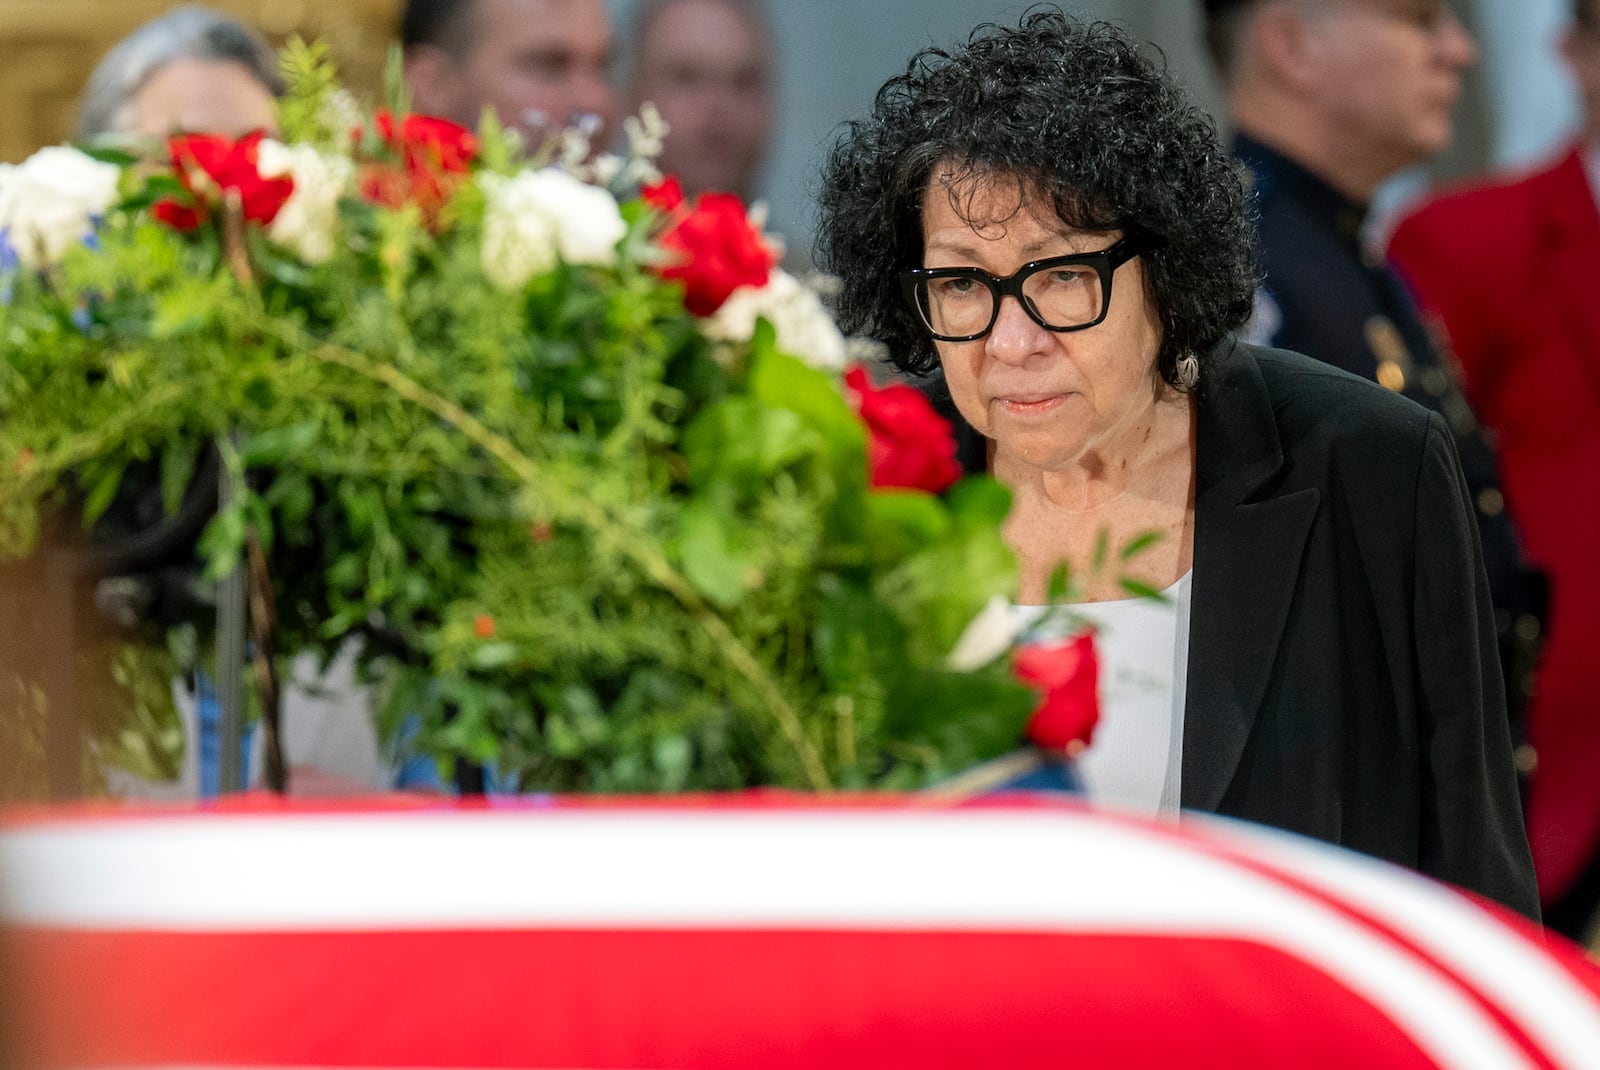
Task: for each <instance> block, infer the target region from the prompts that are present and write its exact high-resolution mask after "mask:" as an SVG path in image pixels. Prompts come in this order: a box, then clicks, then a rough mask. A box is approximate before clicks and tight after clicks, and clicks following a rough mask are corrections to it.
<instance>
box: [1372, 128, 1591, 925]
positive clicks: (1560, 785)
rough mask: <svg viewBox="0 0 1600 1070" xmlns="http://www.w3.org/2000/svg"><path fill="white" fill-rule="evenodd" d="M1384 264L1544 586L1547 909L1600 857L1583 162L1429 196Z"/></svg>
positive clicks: (1541, 797)
mask: <svg viewBox="0 0 1600 1070" xmlns="http://www.w3.org/2000/svg"><path fill="white" fill-rule="evenodd" d="M1389 253H1390V256H1391V258H1392V259H1393V261H1394V262H1395V264H1396V265H1397V266H1398V267H1399V269H1400V270H1401V272H1402V273H1403V274H1404V275H1405V276H1406V278H1407V279H1408V281H1409V282H1410V283H1411V285H1412V287H1413V289H1414V290H1415V291H1416V295H1417V298H1418V301H1419V303H1420V304H1421V305H1422V306H1423V307H1424V308H1425V309H1427V310H1428V311H1430V312H1432V313H1433V314H1435V315H1436V316H1437V317H1438V318H1439V319H1441V320H1442V321H1443V324H1444V327H1445V328H1446V330H1447V332H1448V335H1449V339H1450V343H1451V346H1452V348H1453V349H1454V351H1455V354H1456V356H1457V358H1458V359H1459V360H1460V363H1461V370H1462V374H1463V376H1464V378H1465V381H1466V386H1467V392H1468V395H1469V397H1470V399H1471V401H1472V402H1473V407H1474V408H1475V409H1476V410H1477V412H1478V415H1479V417H1480V418H1481V419H1482V420H1483V421H1484V422H1485V423H1487V424H1488V425H1489V426H1491V427H1492V428H1494V429H1495V430H1496V431H1497V432H1498V434H1499V437H1500V463H1501V468H1500V471H1501V477H1502V482H1503V486H1504V488H1505V492H1506V494H1507V497H1508V499H1509V503H1510V508H1511V511H1512V514H1513V516H1514V517H1515V519H1516V520H1517V522H1518V526H1519V529H1520V531H1521V533H1522V535H1523V539H1524V545H1525V546H1526V548H1527V551H1528V553H1529V554H1530V555H1532V556H1533V558H1534V559H1535V561H1536V563H1537V564H1538V565H1539V566H1540V567H1541V568H1542V569H1543V570H1544V572H1545V574H1546V576H1547V578H1548V580H1549V583H1550V611H1549V615H1548V624H1547V630H1546V642H1545V647H1544V652H1543V655H1542V658H1541V661H1540V666H1539V673H1538V683H1537V693H1536V694H1535V696H1534V699H1533V702H1532V704H1531V706H1530V711H1529V738H1530V741H1531V742H1532V743H1533V745H1534V747H1535V748H1536V751H1537V754H1538V767H1537V770H1536V771H1535V773H1534V775H1533V778H1532V782H1531V785H1530V794H1529V800H1528V837H1529V840H1530V843H1531V845H1532V847H1533V855H1534V864H1535V867H1536V869H1537V871H1538V875H1539V886H1540V891H1541V893H1542V894H1543V896H1544V898H1545V899H1546V900H1547V901H1548V900H1552V899H1555V898H1557V897H1559V896H1560V895H1561V894H1562V893H1563V892H1565V891H1567V890H1568V889H1569V888H1570V886H1571V884H1572V882H1573V881H1574V880H1575V879H1576V878H1577V876H1578V875H1579V874H1580V873H1581V872H1582V869H1583V867H1584V865H1585V863H1586V862H1587V861H1588V859H1589V858H1590V857H1592V855H1593V854H1594V852H1595V851H1596V849H1597V848H1600V210H1597V209H1596V204H1595V196H1594V194H1593V192H1592V191H1591V190H1590V188H1589V183H1588V179H1587V176H1586V174H1585V172H1584V166H1583V155H1582V152H1581V151H1580V150H1578V149H1574V150H1573V151H1571V152H1569V153H1568V154H1567V155H1566V156H1565V157H1564V158H1563V159H1562V160H1561V161H1560V162H1559V163H1558V164H1556V165H1555V166H1554V167H1552V168H1550V169H1549V170H1545V171H1540V172H1537V173H1535V174H1531V175H1527V176H1525V177H1521V178H1517V179H1514V180H1511V181H1507V182H1502V183H1499V184H1495V185H1489V186H1481V187H1479V188H1476V189H1470V190H1465V191H1459V192H1454V193H1449V194H1447V195H1445V196H1443V197H1440V198H1439V199H1437V200H1435V201H1433V202H1432V203H1430V204H1428V205H1427V206H1425V207H1424V208H1422V209H1421V210H1420V211H1418V212H1416V213H1415V214H1414V215H1412V216H1411V217H1410V218H1408V219H1406V220H1405V221H1404V222H1402V223H1401V224H1400V226H1399V228H1398V229H1397V230H1396V231H1395V234H1394V238H1393V240H1392V243H1391V245H1390V250H1389Z"/></svg>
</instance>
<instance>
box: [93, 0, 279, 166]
mask: <svg viewBox="0 0 1600 1070" xmlns="http://www.w3.org/2000/svg"><path fill="white" fill-rule="evenodd" d="M283 89H284V85H283V78H282V76H281V75H280V74H279V73H278V58H277V55H276V54H275V53H274V52H273V50H272V46H271V45H269V44H268V43H267V41H266V39H265V38H263V37H262V36H261V34H260V33H258V32H257V31H255V30H253V29H251V28H250V27H249V26H246V25H245V24H244V23H242V22H240V21H239V20H238V19H235V18H233V17H232V16H230V15H225V14H223V13H222V12H220V11H213V10H211V9H210V8H204V7H192V6H185V7H180V8H176V9H174V10H172V11H169V12H168V13H167V14H165V15H162V16H160V17H159V18H155V19H151V20H150V21H149V22H146V23H144V24H143V25H141V26H140V27H139V28H138V29H136V30H134V31H133V32H132V33H130V34H129V35H128V36H127V37H124V38H123V39H122V40H121V41H119V42H117V44H116V45H115V46H114V47H113V48H112V49H111V51H110V52H107V53H106V55H105V57H104V58H103V59H101V60H100V63H99V65H98V66H96V67H95V69H94V73H93V74H91V75H90V76H89V83H88V85H87V86H86V87H85V89H84V94H83V101H82V106H81V108H80V110H79V114H78V131H77V134H78V137H80V138H92V137H97V136H102V135H106V134H125V135H130V136H135V137H164V136H166V135H168V134H171V133H174V132H177V131H188V132H191V133H207V134H226V135H229V136H238V135H241V134H244V133H247V132H249V131H251V130H258V129H271V128H272V127H273V126H274V125H275V124H274V118H273V100H274V98H276V97H278V96H279V95H281V94H282V93H283Z"/></svg>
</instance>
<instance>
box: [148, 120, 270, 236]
mask: <svg viewBox="0 0 1600 1070" xmlns="http://www.w3.org/2000/svg"><path fill="white" fill-rule="evenodd" d="M265 136H266V135H265V134H264V133H263V132H261V131H259V130H258V131H256V132H255V133H253V134H247V135H245V136H244V137H242V138H240V139H239V140H238V141H234V140H232V139H230V138H225V137H218V136H216V135H213V134H184V135H182V136H179V137H174V138H171V139H169V140H168V141H167V151H168V152H169V153H170V154H171V156H172V167H173V170H174V172H175V173H176V174H177V176H178V181H179V182H182V183H183V188H184V189H185V190H187V191H188V193H189V198H188V199H189V201H190V203H187V204H185V203H183V202H182V201H180V200H178V199H175V198H171V197H168V198H165V199H163V200H160V201H157V202H156V204H155V205H154V206H153V207H152V208H151V213H152V214H153V215H154V216H155V217H156V218H157V219H159V220H160V221H161V222H163V223H165V224H167V225H168V226H171V227H176V228H177V229H179V230H193V229H194V228H195V227H197V226H199V225H200V224H201V223H203V222H204V221H205V220H206V219H207V218H208V217H209V216H210V214H211V206H212V205H214V204H218V203H221V201H222V200H223V199H224V198H225V197H226V195H227V194H228V193H230V192H232V193H237V194H238V197H239V203H240V206H241V207H242V208H243V210H244V218H245V220H246V221H247V222H251V223H260V224H262V225H263V226H265V225H266V224H268V223H271V222H272V221H273V220H274V219H276V218H277V216H278V211H279V209H281V208H282V207H283V205H284V202H286V201H288V199H289V195H290V194H292V193H293V192H294V179H292V178H290V177H289V176H287V175H284V176H282V177H280V178H263V177H261V171H260V169H259V160H260V153H261V139H262V138H263V137H265Z"/></svg>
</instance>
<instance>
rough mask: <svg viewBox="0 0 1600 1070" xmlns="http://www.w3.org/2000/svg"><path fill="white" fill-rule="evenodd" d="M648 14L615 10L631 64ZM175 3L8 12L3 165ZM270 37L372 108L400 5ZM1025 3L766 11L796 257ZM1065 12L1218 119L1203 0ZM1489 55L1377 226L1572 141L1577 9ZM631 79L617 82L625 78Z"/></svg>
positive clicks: (1557, 10) (316, 14)
mask: <svg viewBox="0 0 1600 1070" xmlns="http://www.w3.org/2000/svg"><path fill="white" fill-rule="evenodd" d="M636 2H637V0H609V7H610V9H611V14H612V16H613V25H614V32H615V33H616V35H617V38H618V48H617V52H618V56H619V68H620V64H621V60H620V57H622V56H624V55H625V53H626V49H625V47H624V42H623V41H622V37H623V34H624V33H625V32H626V27H627V25H628V22H629V16H630V15H631V14H632V11H633V9H634V7H635V5H636ZM176 6H178V4H177V2H176V0H0V101H4V102H5V106H4V108H3V109H0V162H17V161H20V160H22V159H23V158H24V157H26V156H27V155H28V154H29V153H31V152H33V151H34V150H35V149H37V148H39V147H41V146H43V145H48V144H54V143H57V142H61V141H63V140H66V139H67V138H68V137H69V136H70V133H71V130H72V127H73V123H74V120H75V115H76V112H75V108H76V101H77V98H78V94H79V92H80V91H81V90H82V88H83V83H84V81H85V80H86V79H87V77H88V74H89V71H90V70H91V69H92V68H93V66H94V64H95V63H96V62H97V61H98V60H99V59H100V57H101V56H102V55H103V54H104V53H105V51H106V50H107V49H108V48H110V46H111V45H112V44H113V43H114V42H115V41H117V40H118V39H119V38H121V37H122V36H123V35H124V34H126V33H128V32H129V31H130V30H132V29H133V28H134V27H135V26H137V25H139V24H140V23H142V22H144V21H145V20H147V19H149V18H152V17H154V16H156V15H159V14H161V13H162V12H164V11H167V10H169V9H171V8H173V7H176ZM210 6H213V7H217V8H220V9H223V10H226V11H228V12H230V13H232V14H235V15H237V16H239V17H240V18H242V19H244V20H246V21H247V22H249V23H251V24H253V25H255V26H257V27H259V28H260V29H262V30H263V31H265V32H266V33H267V34H268V36H269V37H270V38H271V39H272V40H273V41H274V43H281V42H282V41H284V40H286V39H287V38H288V37H289V36H290V35H291V34H294V33H300V34H303V35H306V36H314V37H320V38H322V39H324V40H326V41H327V42H328V43H329V44H330V45H331V46H332V48H333V49H334V52H335V54H336V56H337V57H338V60H339V63H340V66H341V69H342V70H343V72H344V74H345V77H346V79H347V81H348V82H349V84H350V85H351V87H352V88H353V89H355V90H357V91H358V92H360V93H364V94H375V93H376V92H377V90H378V87H379V86H380V85H381V82H382V70H383V64H384V56H385V53H386V50H387V48H388V45H389V42H390V41H391V40H392V39H393V38H394V37H395V34H396V27H397V25H398V19H399V11H400V7H401V0H210ZM1024 6H1025V5H1024V4H1018V3H995V2H990V0H805V2H803V3H793V2H789V3H778V2H770V0H769V2H768V4H767V11H768V15H769V17H770V19H771V21H772V26H773V31H774V36H775V38H776V43H777V71H776V86H777V122H776V124H775V126H776V133H775V138H774V141H773V145H772V150H771V152H770V154H769V157H768V160H767V163H766V167H765V170H764V173H763V177H762V181H761V183H760V186H759V190H758V192H759V193H760V195H761V196H762V197H764V199H766V200H767V202H768V203H769V205H770V207H771V213H772V214H771V227H772V229H774V230H776V231H777V232H779V233H781V234H784V235H785V236H786V237H787V238H788V239H789V242H790V245H791V248H792V249H794V250H795V251H803V250H806V249H808V248H809V247H810V241H811V238H810V229H811V207H810V206H811V203H812V199H813V198H812V190H813V186H814V183H815V181H816V174H817V168H818V164H819V161H820V159H821V156H822V153H823V151H824V148H825V146H826V145H827V144H828V143H829V142H830V140H831V138H832V134H833V132H834V131H835V129H836V127H837V125H838V124H839V123H840V122H841V121H843V120H845V119H847V118H849V117H851V116H854V115H857V114H860V113H861V112H863V111H865V110H866V108H867V107H868V105H869V104H870V102H871V98H872V93H873V92H874V91H875V90H876V89H877V87H878V86H879V85H880V84H881V83H882V82H883V81H884V79H885V78H887V77H889V76H890V75H891V74H893V73H895V72H896V71H897V70H899V69H900V68H901V67H902V66H903V65H904V63H905V60H906V59H907V57H909V55H910V54H911V53H912V52H913V51H914V50H916V49H917V48H919V47H922V46H923V45H927V44H934V43H943V42H949V41H952V40H956V39H958V38H960V37H962V36H964V35H965V34H966V33H967V32H968V31H969V30H970V29H971V28H972V26H974V25H975V24H977V23H979V22H983V21H987V20H991V19H998V20H1002V21H1004V20H1014V19H1015V17H1016V15H1017V14H1018V13H1019V12H1020V11H1021V10H1022V9H1023V7H1024ZM1062 6H1064V7H1066V8H1067V9H1069V10H1073V11H1076V12H1078V13H1080V14H1084V15H1089V16H1095V17H1101V18H1109V19H1115V20H1117V21H1119V22H1121V23H1122V24H1124V25H1125V26H1126V27H1128V28H1129V29H1130V30H1131V31H1132V32H1133V33H1134V34H1135V35H1137V36H1138V37H1140V38H1142V39H1144V40H1147V41H1150V42H1151V43H1152V44H1153V45H1154V46H1156V47H1158V48H1159V49H1161V51H1162V52H1164V53H1165V54H1166V56H1167V58H1168V60H1169V62H1170V64H1171V66H1172V69H1173V70H1174V71H1175V72H1176V73H1177V74H1178V75H1179V76H1180V77H1181V79H1182V80H1183V81H1184V82H1185V83H1186V84H1188V85H1189V87H1190V88H1191V90H1192V91H1193V93H1194V95H1195V99H1196V100H1197V101H1198V102H1199V103H1200V104H1202V105H1203V106H1205V107H1207V108H1208V109H1210V110H1211V111H1212V112H1213V114H1218V107H1217V105H1218V97H1217V92H1216V87H1215V84H1214V82H1213V79H1212V76H1211V73H1210V70H1209V68H1208V64H1207V62H1206V58H1205V55H1204V50H1203V46H1202V44H1201V40H1200V9H1201V0H1095V2H1086V0H1077V2H1065V3H1063V5H1062ZM1455 6H1456V9H1457V11H1458V12H1459V14H1460V16H1461V18H1462V20H1463V21H1464V22H1465V23H1466V25H1467V26H1468V28H1469V29H1470V30H1471V31H1472V32H1473V34H1474V36H1475V37H1476V38H1477V40H1478V42H1479V46H1480V48H1481V49H1482V60H1481V62H1480V63H1479V65H1478V66H1477V67H1476V68H1474V69H1473V70H1472V71H1471V72H1470V73H1469V76H1468V87H1467V92H1466V94H1465V95H1464V98H1463V101H1462V104H1461V109H1462V110H1461V114H1460V116H1459V120H1458V125H1457V138H1456V144H1455V147H1454V148H1453V149H1452V151H1451V152H1450V153H1448V154H1446V155H1445V156H1443V157H1441V158H1440V159H1439V160H1437V161H1435V162H1434V163H1433V164H1432V165H1431V167H1430V168H1429V170H1428V171H1427V172H1417V173H1412V174H1407V175H1403V176H1401V177H1399V178H1398V179H1396V180H1395V181H1394V182H1392V183H1391V185H1390V186H1389V187H1388V188H1387V189H1386V190H1385V193H1384V195H1383V196H1382V197H1380V199H1379V203H1378V205H1377V211H1376V212H1375V219H1376V221H1377V223H1378V225H1379V226H1381V225H1382V223H1383V221H1384V220H1385V219H1386V218H1387V217H1388V216H1389V215H1390V213H1392V211H1393V210H1394V208H1395V207H1396V206H1397V205H1399V204H1401V203H1404V202H1405V201H1406V199H1407V198H1408V197H1410V196H1412V195H1414V194H1415V193H1416V192H1419V191H1420V190H1421V189H1422V188H1423V186H1424V185H1425V184H1426V183H1427V181H1428V179H1429V177H1430V176H1433V177H1450V176H1454V175H1463V174H1471V173H1474V172H1478V171H1482V170H1485V169H1487V168H1490V167H1496V166H1505V165H1512V166H1515V165H1519V164H1523V163H1532V162H1534V161H1536V160H1538V159H1540V158H1541V157H1542V156H1544V155H1546V154H1548V153H1550V152H1552V151H1554V150H1555V149H1556V148H1557V146H1559V145H1560V144H1561V143H1562V142H1563V139H1564V138H1566V137H1567V136H1568V135H1569V134H1570V133H1571V132H1572V130H1573V129H1574V127H1575V124H1576V122H1577V117H1578V111H1577V102H1576V94H1575V90H1574V89H1573V87H1572V86H1571V84H1570V81H1569V79H1568V77H1567V74H1566V72H1565V70H1564V69H1563V68H1562V67H1561V66H1560V64H1559V63H1558V62H1557V60H1556V59H1555V52H1554V48H1553V43H1552V42H1553V40H1554V36H1555V34H1556V33H1557V32H1558V31H1559V29H1560V27H1561V26H1562V25H1563V24H1564V22H1565V20H1566V19H1567V17H1568V14H1569V11H1570V3H1569V0H1456V3H1455ZM623 73H624V72H623V71H621V70H620V69H619V70H618V76H619V78H620V77H621V76H622V75H623Z"/></svg>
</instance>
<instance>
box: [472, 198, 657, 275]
mask: <svg viewBox="0 0 1600 1070" xmlns="http://www.w3.org/2000/svg"><path fill="white" fill-rule="evenodd" d="M478 182H479V184H480V185H481V186H482V187H483V190H484V194H485V195H486V196H487V198H488V202H489V203H488V211H487V212H486V213H485V215H484V220H483V253H482V256H483V270H484V274H486V275H488V276H489V279H490V281H491V282H493V283H494V284H495V285H496V286H499V287H501V288H502V289H507V290H514V289H517V288H519V287H521V286H523V285H524V284H526V283H527V281H528V280H529V279H531V278H533V276H535V275H537V274H539V273H540V272H542V271H548V270H550V268H552V267H554V266H555V263H556V259H557V257H559V258H560V259H562V260H565V261H566V262H567V263H569V264H597V265H605V264H611V263H615V262H616V258H617V243H618V242H619V241H621V240H622V238H623V236H624V235H625V234H626V233H627V231H628V225H627V224H626V223H624V222H623V219H622V212H621V210H620V209H619V208H618V207H617V201H616V198H614V197H613V196H611V194H610V193H608V192H606V191H605V190H603V189H600V188H599V187H598V186H591V185H589V184H588V183H586V182H582V181H580V180H578V179H576V178H574V177H573V176H572V175H569V174H567V173H566V172H565V171H561V170H558V169H555V168H550V169H546V170H543V171H524V172H522V173H521V174H519V175H517V176H515V177H513V178H505V177H503V176H500V175H482V176H480V177H479V179H478Z"/></svg>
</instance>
